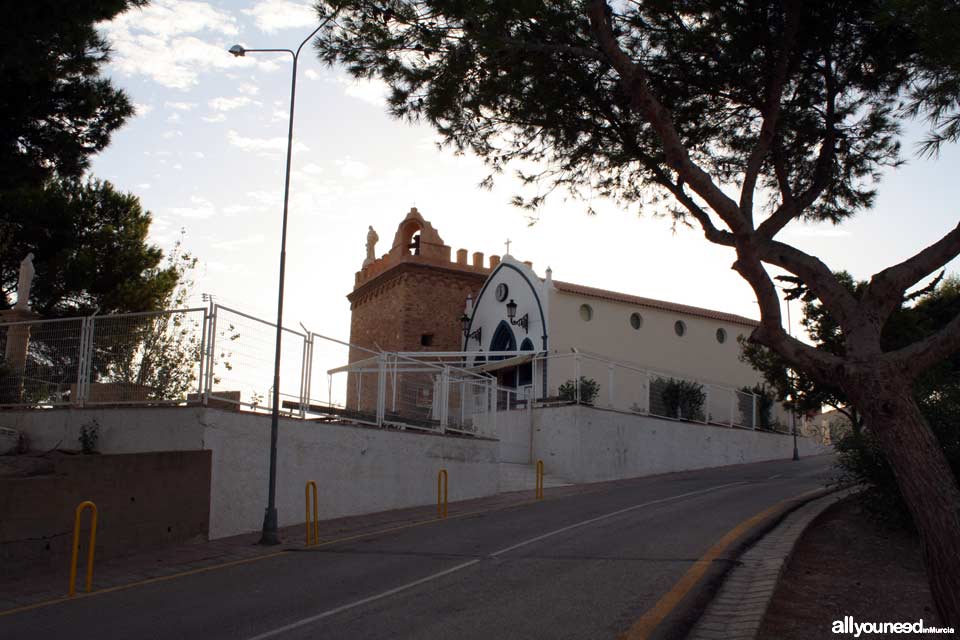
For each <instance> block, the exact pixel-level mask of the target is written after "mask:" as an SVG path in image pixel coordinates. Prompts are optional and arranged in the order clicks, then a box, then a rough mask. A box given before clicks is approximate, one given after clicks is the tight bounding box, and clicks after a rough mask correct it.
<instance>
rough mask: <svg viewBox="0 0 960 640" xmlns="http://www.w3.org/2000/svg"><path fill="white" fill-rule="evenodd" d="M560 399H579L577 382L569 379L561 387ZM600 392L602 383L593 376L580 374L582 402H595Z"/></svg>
mask: <svg viewBox="0 0 960 640" xmlns="http://www.w3.org/2000/svg"><path fill="white" fill-rule="evenodd" d="M559 393H560V399H561V400H566V401H568V402H576V400H577V383H576V382H574V381H573V380H567V381H566V382H564V383H563V384H562V385H560V389H559ZM599 393H600V384H599V383H598V382H597V381H596V380H594V379H593V378H587V377H585V376H580V404H593V401H594V400H596V398H597V395H598V394H599Z"/></svg>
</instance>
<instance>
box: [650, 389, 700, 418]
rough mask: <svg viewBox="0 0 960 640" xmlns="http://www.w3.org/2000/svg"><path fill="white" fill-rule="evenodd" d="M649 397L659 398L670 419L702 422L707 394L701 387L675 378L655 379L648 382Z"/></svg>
mask: <svg viewBox="0 0 960 640" xmlns="http://www.w3.org/2000/svg"><path fill="white" fill-rule="evenodd" d="M650 397H651V398H660V402H662V403H663V406H664V407H665V409H666V414H667V415H668V416H670V417H671V418H680V419H682V420H693V421H697V422H703V420H704V413H703V405H704V402H706V399H707V394H706V393H704V391H703V385H700V384H697V383H696V382H690V381H687V380H677V379H675V378H656V379H655V380H652V381H651V382H650Z"/></svg>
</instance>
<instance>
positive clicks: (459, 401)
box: [0, 303, 791, 436]
mask: <svg viewBox="0 0 960 640" xmlns="http://www.w3.org/2000/svg"><path fill="white" fill-rule="evenodd" d="M301 327H302V331H297V330H293V329H289V328H284V330H283V341H282V353H281V372H280V380H281V389H280V398H281V407H280V409H281V411H283V413H284V414H286V415H289V416H296V417H300V418H309V419H319V420H325V419H326V420H340V419H347V420H352V421H356V422H360V423H366V424H370V425H375V426H380V427H383V426H395V427H399V428H404V429H406V428H410V429H423V430H430V431H437V432H448V431H452V432H459V433H467V434H475V435H491V436H492V435H495V434H496V432H497V429H496V425H497V420H498V415H499V416H500V417H501V419H504V420H506V419H509V416H510V414H511V412H515V411H520V410H523V411H528V410H531V409H532V408H533V407H535V406H543V405H549V404H562V403H574V404H585V405H591V406H594V407H599V408H604V409H609V410H614V411H622V412H628V413H635V414H643V415H652V416H658V417H663V418H669V419H675V420H686V421H693V422H702V423H706V424H717V425H724V426H729V427H739V428H747V429H755V428H761V429H769V430H777V431H787V430H789V425H790V424H791V422H790V419H789V415H788V414H787V412H786V411H785V410H784V409H783V408H782V407H781V406H780V405H779V404H776V403H770V402H769V401H768V400H767V399H765V398H764V397H762V396H758V395H756V394H754V393H751V392H749V391H745V390H743V389H737V388H734V387H731V386H729V385H723V384H717V383H713V382H706V381H702V380H692V379H689V378H686V377H684V376H680V375H676V374H672V373H668V372H661V371H655V370H650V369H646V368H644V367H642V366H640V365H638V364H636V363H631V362H625V361H620V360H616V359H612V358H609V357H605V356H602V355H599V354H593V353H588V352H583V351H578V350H571V351H569V352H563V353H560V352H522V351H502V352H482V351H476V352H400V353H395V352H382V351H374V350H371V349H366V348H363V347H360V346H357V345H352V344H350V343H348V342H344V341H341V340H337V339H335V338H331V337H329V336H324V335H321V334H319V333H315V332H312V331H310V330H308V329H307V328H306V327H303V326H302V325H301ZM275 340H276V325H275V324H274V323H271V322H269V321H266V320H262V319H260V318H257V317H255V316H252V315H250V314H247V313H244V312H242V311H238V310H236V309H232V308H229V307H226V306H223V305H220V304H215V303H212V304H211V305H210V306H209V307H207V308H192V309H175V310H169V311H161V312H148V313H131V314H118V315H104V316H97V315H95V316H90V317H83V318H65V319H51V320H34V321H25V322H12V323H0V353H2V354H3V357H4V359H3V361H2V364H0V406H31V407H45V406H57V405H67V404H70V405H74V406H87V405H103V404H164V403H166V404H183V403H202V404H218V405H221V406H222V405H227V406H233V407H236V408H245V409H247V410H252V411H269V410H271V406H270V402H271V400H272V391H273V390H272V384H273V362H274V349H275V344H276V343H275ZM342 363H348V364H346V365H343V366H332V367H331V366H330V365H331V364H333V365H337V364H342ZM323 371H326V373H327V375H326V376H323V375H322V374H321V372H323Z"/></svg>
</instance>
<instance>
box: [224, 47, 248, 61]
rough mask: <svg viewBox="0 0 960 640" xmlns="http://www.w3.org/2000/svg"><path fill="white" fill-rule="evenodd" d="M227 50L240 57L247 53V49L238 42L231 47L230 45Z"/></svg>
mask: <svg viewBox="0 0 960 640" xmlns="http://www.w3.org/2000/svg"><path fill="white" fill-rule="evenodd" d="M228 51H229V52H230V53H231V54H233V55H234V56H235V57H237V58H242V57H243V56H244V55H245V54H246V53H247V50H246V49H244V48H243V47H241V46H240V45H238V44H235V45H233V46H232V47H230V48H229V49H228Z"/></svg>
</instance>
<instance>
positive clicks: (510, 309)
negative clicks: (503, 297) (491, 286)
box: [507, 298, 517, 322]
mask: <svg viewBox="0 0 960 640" xmlns="http://www.w3.org/2000/svg"><path fill="white" fill-rule="evenodd" d="M507 317H508V318H509V319H510V321H511V322H512V321H513V319H514V318H516V317H517V303H516V302H514V301H513V298H511V299H510V302H508V303H507Z"/></svg>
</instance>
